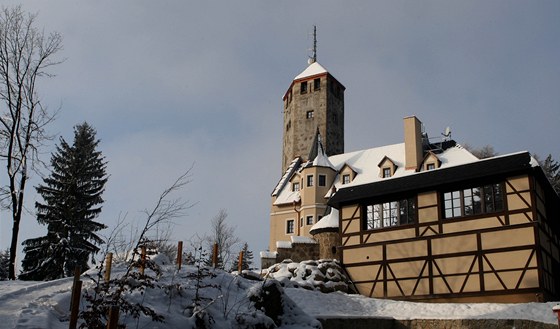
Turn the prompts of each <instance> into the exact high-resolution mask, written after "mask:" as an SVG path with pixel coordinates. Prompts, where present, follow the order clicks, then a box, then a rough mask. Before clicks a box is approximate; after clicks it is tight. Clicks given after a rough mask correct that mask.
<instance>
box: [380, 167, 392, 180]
mask: <svg viewBox="0 0 560 329" xmlns="http://www.w3.org/2000/svg"><path fill="white" fill-rule="evenodd" d="M382 177H383V178H389V177H391V168H383V175H382Z"/></svg>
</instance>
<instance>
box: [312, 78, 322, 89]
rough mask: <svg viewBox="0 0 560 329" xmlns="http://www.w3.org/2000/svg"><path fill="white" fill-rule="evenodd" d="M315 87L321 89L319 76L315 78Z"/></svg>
mask: <svg viewBox="0 0 560 329" xmlns="http://www.w3.org/2000/svg"><path fill="white" fill-rule="evenodd" d="M313 89H314V90H319V89H321V78H317V79H315V80H313Z"/></svg>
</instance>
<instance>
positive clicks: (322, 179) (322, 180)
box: [319, 175, 327, 186]
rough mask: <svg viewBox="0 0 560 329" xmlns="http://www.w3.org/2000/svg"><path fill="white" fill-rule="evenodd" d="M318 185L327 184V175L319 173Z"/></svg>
mask: <svg viewBox="0 0 560 329" xmlns="http://www.w3.org/2000/svg"><path fill="white" fill-rule="evenodd" d="M319 186H327V176H325V175H319Z"/></svg>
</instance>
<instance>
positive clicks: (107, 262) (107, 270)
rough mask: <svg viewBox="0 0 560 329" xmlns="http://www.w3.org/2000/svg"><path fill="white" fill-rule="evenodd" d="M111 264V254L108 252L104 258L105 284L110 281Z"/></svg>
mask: <svg viewBox="0 0 560 329" xmlns="http://www.w3.org/2000/svg"><path fill="white" fill-rule="evenodd" d="M112 264H113V253H112V252H110V253H108V254H107V257H105V276H104V277H103V279H104V280H105V283H109V281H110V280H111V266H112Z"/></svg>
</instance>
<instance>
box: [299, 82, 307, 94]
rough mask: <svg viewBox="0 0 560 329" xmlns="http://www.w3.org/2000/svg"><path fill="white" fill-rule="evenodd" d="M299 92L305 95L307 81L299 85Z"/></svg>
mask: <svg viewBox="0 0 560 329" xmlns="http://www.w3.org/2000/svg"><path fill="white" fill-rule="evenodd" d="M299 91H300V93H302V94H305V93H307V81H304V82H302V83H301V85H300V89H299Z"/></svg>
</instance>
